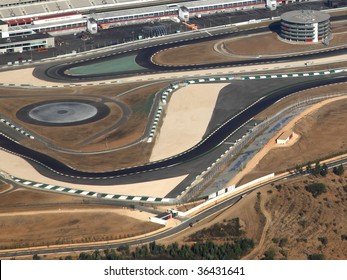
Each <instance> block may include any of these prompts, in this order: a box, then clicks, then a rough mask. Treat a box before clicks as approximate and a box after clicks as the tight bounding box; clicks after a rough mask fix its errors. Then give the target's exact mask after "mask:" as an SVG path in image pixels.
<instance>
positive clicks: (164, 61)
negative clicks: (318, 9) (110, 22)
mask: <svg viewBox="0 0 347 280" xmlns="http://www.w3.org/2000/svg"><path fill="white" fill-rule="evenodd" d="M346 30H347V28H346V26H345V23H340V22H339V23H334V24H333V25H332V33H333V39H332V40H331V41H330V43H329V47H336V46H340V45H343V44H346V39H347V34H346V33H345V32H346ZM255 45H256V46H257V47H256V48H254V46H255ZM326 48H327V46H325V45H324V44H322V43H317V44H312V43H311V44H290V43H286V42H283V41H281V40H280V39H278V35H277V33H275V32H271V33H270V32H266V33H263V34H260V35H252V36H248V37H238V38H231V39H223V40H212V41H208V42H203V43H195V44H189V45H186V46H181V47H178V48H171V49H167V50H164V51H161V52H158V53H156V54H155V55H154V56H153V57H152V60H153V61H154V62H155V63H157V64H159V65H171V66H179V65H187V61H189V65H195V64H206V63H218V62H227V61H239V60H247V59H254V58H255V57H257V56H262V55H263V56H264V55H283V54H287V53H295V52H302V51H310V50H320V49H322V50H324V49H326ZM222 49H224V50H222ZM217 50H218V51H217ZM247 56H249V58H247Z"/></svg>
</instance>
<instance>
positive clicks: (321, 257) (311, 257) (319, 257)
mask: <svg viewBox="0 0 347 280" xmlns="http://www.w3.org/2000/svg"><path fill="white" fill-rule="evenodd" d="M307 258H308V259H309V260H325V256H324V255H323V254H312V255H308V257H307Z"/></svg>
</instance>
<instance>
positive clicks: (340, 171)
mask: <svg viewBox="0 0 347 280" xmlns="http://www.w3.org/2000/svg"><path fill="white" fill-rule="evenodd" d="M333 172H334V173H335V174H336V175H338V176H342V175H343V173H344V172H345V169H344V167H343V165H342V164H340V165H339V166H335V167H334V168H333Z"/></svg>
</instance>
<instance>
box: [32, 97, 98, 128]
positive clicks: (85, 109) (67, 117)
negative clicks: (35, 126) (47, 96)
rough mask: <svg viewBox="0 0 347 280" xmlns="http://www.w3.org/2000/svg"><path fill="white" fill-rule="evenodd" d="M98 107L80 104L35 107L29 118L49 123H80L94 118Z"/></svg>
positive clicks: (63, 103) (70, 103)
mask: <svg viewBox="0 0 347 280" xmlns="http://www.w3.org/2000/svg"><path fill="white" fill-rule="evenodd" d="M97 112H98V110H97V108H96V107H94V106H92V105H90V104H85V103H80V102H56V103H49V104H44V105H40V106H37V107H35V108H34V109H32V110H30V111H29V117H30V118H32V119H34V120H37V121H40V122H47V123H61V124H63V123H71V122H80V121H84V120H87V119H89V118H92V117H94V116H95V115H96V114H97Z"/></svg>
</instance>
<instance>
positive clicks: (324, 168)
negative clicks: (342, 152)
mask: <svg viewBox="0 0 347 280" xmlns="http://www.w3.org/2000/svg"><path fill="white" fill-rule="evenodd" d="M319 174H320V175H321V176H323V177H325V176H327V175H328V166H327V165H326V163H323V166H322V168H321V170H320V172H319Z"/></svg>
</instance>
